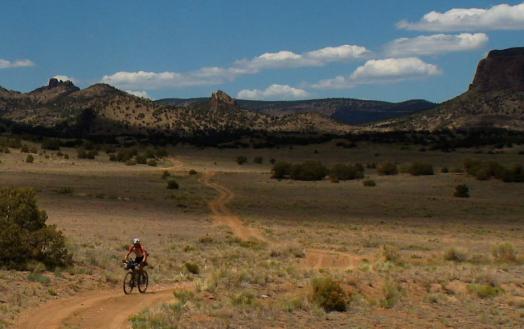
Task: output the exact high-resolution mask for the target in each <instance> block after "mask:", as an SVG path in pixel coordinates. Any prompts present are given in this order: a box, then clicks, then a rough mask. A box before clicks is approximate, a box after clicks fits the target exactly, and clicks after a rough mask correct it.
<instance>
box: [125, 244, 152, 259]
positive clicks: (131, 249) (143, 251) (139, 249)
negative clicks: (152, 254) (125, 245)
mask: <svg viewBox="0 0 524 329" xmlns="http://www.w3.org/2000/svg"><path fill="white" fill-rule="evenodd" d="M132 252H133V253H135V256H136V257H144V256H145V255H148V253H147V250H146V249H145V248H144V246H142V245H140V246H138V247H136V246H135V245H131V247H129V253H132Z"/></svg>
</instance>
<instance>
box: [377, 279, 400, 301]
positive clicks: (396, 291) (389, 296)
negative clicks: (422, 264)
mask: <svg viewBox="0 0 524 329" xmlns="http://www.w3.org/2000/svg"><path fill="white" fill-rule="evenodd" d="M400 297H401V291H400V287H399V286H398V284H397V283H396V282H393V281H390V280H388V281H386V283H385V285H384V299H383V300H382V302H381V305H382V307H384V308H392V307H393V306H395V305H396V304H397V302H398V301H399V300H400Z"/></svg>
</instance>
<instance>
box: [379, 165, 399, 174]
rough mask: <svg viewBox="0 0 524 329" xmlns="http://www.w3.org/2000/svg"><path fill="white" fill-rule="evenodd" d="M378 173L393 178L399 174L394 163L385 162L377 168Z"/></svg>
mask: <svg viewBox="0 0 524 329" xmlns="http://www.w3.org/2000/svg"><path fill="white" fill-rule="evenodd" d="M377 173H378V174H379V175H385V176H391V175H396V174H398V168H397V165H396V164H394V163H392V162H384V163H381V164H379V165H378V166H377Z"/></svg>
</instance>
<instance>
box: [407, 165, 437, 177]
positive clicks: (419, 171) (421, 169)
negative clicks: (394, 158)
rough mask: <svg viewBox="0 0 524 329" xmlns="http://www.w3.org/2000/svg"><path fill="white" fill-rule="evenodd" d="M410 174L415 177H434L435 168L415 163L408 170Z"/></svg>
mask: <svg viewBox="0 0 524 329" xmlns="http://www.w3.org/2000/svg"><path fill="white" fill-rule="evenodd" d="M408 172H409V173H410V174H411V175H413V176H423V175H433V174H434V171H433V166H432V165H431V164H429V163H421V162H415V163H413V164H411V165H410V166H409V168H408Z"/></svg>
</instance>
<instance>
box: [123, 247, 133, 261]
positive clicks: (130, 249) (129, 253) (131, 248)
mask: <svg viewBox="0 0 524 329" xmlns="http://www.w3.org/2000/svg"><path fill="white" fill-rule="evenodd" d="M132 252H133V246H131V247H129V251H128V252H127V255H126V258H125V259H126V262H127V261H128V259H129V255H131V253H132Z"/></svg>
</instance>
